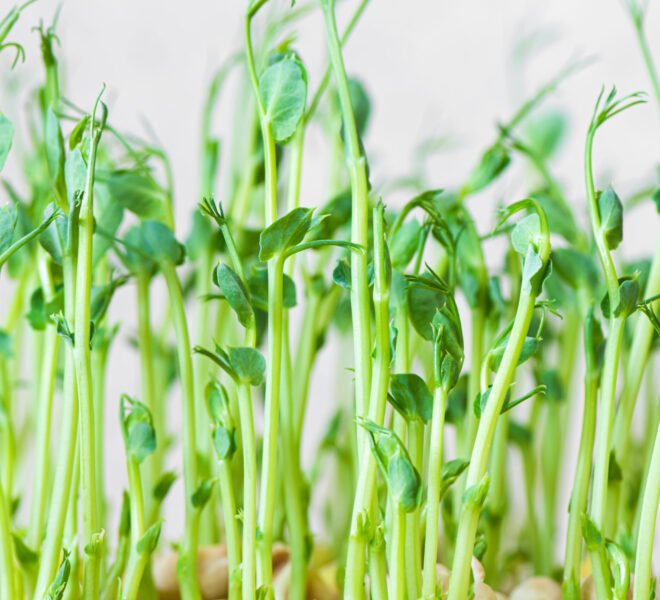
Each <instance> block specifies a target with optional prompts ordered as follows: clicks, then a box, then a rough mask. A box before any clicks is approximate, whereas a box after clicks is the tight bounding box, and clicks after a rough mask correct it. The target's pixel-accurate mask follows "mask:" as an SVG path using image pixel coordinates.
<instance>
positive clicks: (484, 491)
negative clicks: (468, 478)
mask: <svg viewBox="0 0 660 600" xmlns="http://www.w3.org/2000/svg"><path fill="white" fill-rule="evenodd" d="M489 486H490V477H489V476H488V473H486V474H485V475H484V477H483V479H482V480H481V481H480V482H479V483H475V484H474V485H473V486H471V487H469V488H467V489H466V490H465V492H463V504H464V505H465V506H471V507H475V508H478V507H481V506H483V504H484V501H485V500H486V496H487V495H488V488H489Z"/></svg>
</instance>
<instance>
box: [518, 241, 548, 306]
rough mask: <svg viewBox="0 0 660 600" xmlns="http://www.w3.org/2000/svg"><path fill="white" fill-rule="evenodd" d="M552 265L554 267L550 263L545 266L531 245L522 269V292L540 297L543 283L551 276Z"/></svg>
mask: <svg viewBox="0 0 660 600" xmlns="http://www.w3.org/2000/svg"><path fill="white" fill-rule="evenodd" d="M550 265H552V263H551V262H550V261H548V263H547V265H544V264H543V261H542V260H541V257H540V256H539V255H538V254H537V252H536V250H534V248H533V247H532V246H531V245H530V246H528V247H527V254H526V255H525V260H524V262H523V269H522V283H521V289H522V291H523V292H526V293H530V292H532V293H534V294H536V295H538V294H539V293H540V292H541V288H542V286H543V282H544V281H545V279H546V278H547V277H548V276H549V275H550V271H551V266H550Z"/></svg>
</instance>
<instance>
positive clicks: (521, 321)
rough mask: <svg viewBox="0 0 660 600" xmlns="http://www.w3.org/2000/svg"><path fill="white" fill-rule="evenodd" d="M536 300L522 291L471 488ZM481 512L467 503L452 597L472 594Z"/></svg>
mask: <svg viewBox="0 0 660 600" xmlns="http://www.w3.org/2000/svg"><path fill="white" fill-rule="evenodd" d="M547 254H549V248H548V249H547V253H546V254H545V256H544V257H543V258H542V261H543V262H544V263H545V260H547ZM544 259H545V260H544ZM534 301H535V296H534V294H533V293H532V292H531V291H522V292H521V294H520V299H519V301H518V309H517V310H516V317H515V319H514V323H513V328H512V330H511V333H510V336H509V341H508V343H507V345H506V349H505V351H504V356H503V358H502V362H501V364H500V368H499V369H498V370H497V374H496V375H495V379H494V381H493V387H492V388H491V392H490V396H489V398H488V403H487V404H486V408H485V410H484V412H483V414H482V415H481V419H480V421H479V428H478V429H477V437H476V440H475V443H474V449H473V451H472V459H471V461H470V467H469V469H468V476H467V489H469V488H470V487H472V486H475V485H478V484H479V482H480V481H481V480H482V478H483V477H484V475H485V473H486V467H487V465H488V457H489V455H490V448H491V445H492V441H493V436H494V435H495V429H496V427H497V419H498V417H499V414H500V412H501V410H502V405H503V403H504V399H505V397H506V393H507V391H508V389H509V386H510V384H511V382H512V380H513V375H514V373H515V370H516V365H517V363H518V357H519V356H520V351H521V350H522V345H523V342H524V340H525V336H526V335H527V331H528V329H529V324H530V322H531V319H532V313H533V312H534ZM479 513H480V507H478V506H473V505H467V506H464V507H463V509H462V510H461V516H460V520H459V527H458V537H457V541H456V553H455V555H454V562H453V569H452V574H451V579H450V584H449V596H448V597H449V599H450V600H463V599H464V598H467V596H468V585H469V579H470V564H471V560H472V550H473V547H474V540H475V536H476V531H477V523H478V520H479Z"/></svg>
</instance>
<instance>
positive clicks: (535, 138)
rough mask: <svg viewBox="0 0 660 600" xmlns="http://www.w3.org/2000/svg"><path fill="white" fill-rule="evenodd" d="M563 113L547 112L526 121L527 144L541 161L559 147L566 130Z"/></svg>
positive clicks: (565, 120)
mask: <svg viewBox="0 0 660 600" xmlns="http://www.w3.org/2000/svg"><path fill="white" fill-rule="evenodd" d="M567 124H568V123H567V119H566V116H565V115H564V113H562V112H559V111H557V110H552V111H547V112H545V113H544V114H542V115H539V116H537V117H536V118H534V119H531V120H529V121H528V123H527V126H526V127H525V138H526V141H527V144H528V145H529V146H530V147H531V148H532V150H533V151H534V154H535V155H537V156H538V157H539V158H541V159H543V160H547V159H548V158H550V157H551V156H552V155H553V154H554V153H555V151H556V150H557V148H558V147H559V145H560V143H561V141H562V139H563V137H564V134H565V132H566V128H567Z"/></svg>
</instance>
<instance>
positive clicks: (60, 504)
mask: <svg viewBox="0 0 660 600" xmlns="http://www.w3.org/2000/svg"><path fill="white" fill-rule="evenodd" d="M62 268H63V279H64V316H65V317H66V319H67V322H69V324H71V323H73V321H74V318H75V312H74V299H75V259H74V258H73V256H71V255H66V256H64V257H63V259H62ZM62 393H63V397H64V406H63V408H62V420H61V423H62V429H61V433H60V439H61V440H62V442H61V445H60V453H59V455H58V462H57V467H56V472H55V478H54V487H53V490H52V495H51V504H50V508H49V511H48V519H47V520H46V538H45V540H44V543H43V546H42V550H41V561H40V563H39V575H38V577H37V586H36V589H35V595H34V598H35V600H42V598H43V596H44V594H45V593H46V590H47V589H48V586H49V585H50V584H51V581H52V580H53V578H54V577H55V573H56V572H57V567H58V565H59V560H60V552H61V549H62V537H63V535H64V525H65V521H66V516H67V511H68V508H69V501H70V498H71V486H72V478H73V469H74V463H75V457H76V451H77V449H78V414H79V411H78V392H77V389H76V377H75V367H74V359H73V348H71V346H70V345H68V346H67V349H66V352H65V355H64V383H63V389H62Z"/></svg>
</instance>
